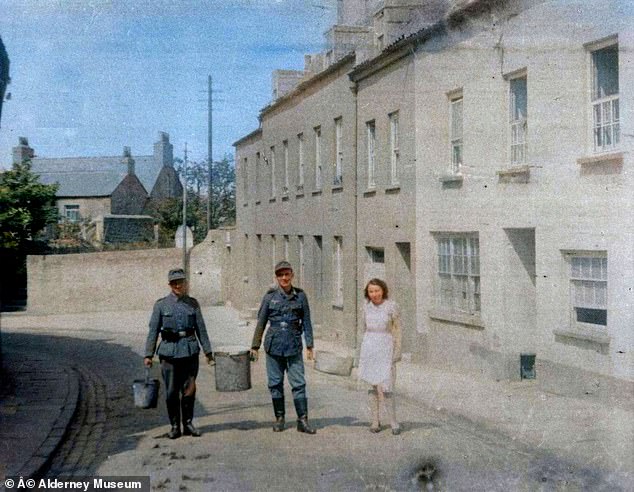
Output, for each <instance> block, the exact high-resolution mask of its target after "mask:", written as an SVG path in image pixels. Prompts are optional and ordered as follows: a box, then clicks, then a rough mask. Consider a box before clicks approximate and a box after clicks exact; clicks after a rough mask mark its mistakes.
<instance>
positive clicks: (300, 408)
mask: <svg viewBox="0 0 634 492" xmlns="http://www.w3.org/2000/svg"><path fill="white" fill-rule="evenodd" d="M293 403H295V411H296V412H297V432H303V433H305V434H316V433H317V431H316V430H315V429H313V428H312V427H311V426H310V425H309V424H308V400H307V399H306V398H297V399H296V400H293Z"/></svg>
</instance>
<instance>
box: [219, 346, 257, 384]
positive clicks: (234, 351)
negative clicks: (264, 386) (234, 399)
mask: <svg viewBox="0 0 634 492" xmlns="http://www.w3.org/2000/svg"><path fill="white" fill-rule="evenodd" d="M214 358H215V360H216V366H215V369H216V371H215V372H216V391H245V390H248V389H251V359H250V358H249V351H248V350H246V349H245V348H244V347H238V346H230V347H218V350H216V351H214Z"/></svg>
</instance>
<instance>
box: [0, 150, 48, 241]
mask: <svg viewBox="0 0 634 492" xmlns="http://www.w3.org/2000/svg"><path fill="white" fill-rule="evenodd" d="M56 192H57V185H45V184H42V183H40V182H39V176H37V175H36V174H34V173H33V172H31V163H30V162H29V161H28V160H26V161H24V162H22V163H20V164H14V165H13V168H12V169H11V170H9V171H4V172H3V173H1V174H0V248H2V249H10V250H22V251H25V250H28V249H29V246H30V245H32V244H33V240H34V238H35V236H36V234H37V233H38V232H39V231H41V230H42V229H43V228H44V227H45V226H46V225H48V224H54V223H56V222H57V215H58V214H57V208H56V207H55V194H56Z"/></svg>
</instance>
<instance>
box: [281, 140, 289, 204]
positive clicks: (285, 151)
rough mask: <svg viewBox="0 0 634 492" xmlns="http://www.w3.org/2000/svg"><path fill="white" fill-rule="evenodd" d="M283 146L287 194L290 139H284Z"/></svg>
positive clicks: (285, 190) (286, 190) (286, 191)
mask: <svg viewBox="0 0 634 492" xmlns="http://www.w3.org/2000/svg"><path fill="white" fill-rule="evenodd" d="M282 147H283V150H284V191H283V193H284V194H285V195H287V194H288V140H284V142H282Z"/></svg>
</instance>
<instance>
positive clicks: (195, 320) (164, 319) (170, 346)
mask: <svg viewBox="0 0 634 492" xmlns="http://www.w3.org/2000/svg"><path fill="white" fill-rule="evenodd" d="M186 330H193V333H192V334H191V335H189V336H184V337H177V338H175V339H174V340H173V341H172V339H171V338H170V340H161V343H160V344H159V346H158V350H156V353H157V355H158V356H159V357H160V358H174V359H180V358H183V357H191V356H194V355H198V353H199V352H200V348H199V345H198V342H199V341H200V345H202V348H203V352H204V353H205V354H209V353H211V351H212V350H211V343H210V342H209V336H208V335H207V328H206V327H205V320H204V319H203V315H202V312H201V311H200V305H199V304H198V301H197V300H196V299H194V298H193V297H189V296H188V295H184V296H182V297H178V296H177V295H176V294H174V293H173V292H172V293H170V294H169V295H168V296H167V297H164V298H162V299H159V300H158V301H156V303H155V304H154V310H153V311H152V317H151V318H150V331H149V333H148V336H147V340H146V343H145V356H146V357H149V358H152V357H153V356H154V350H155V348H156V341H157V339H158V336H159V334H160V332H161V331H165V332H171V334H176V333H177V332H179V331H180V332H183V331H186Z"/></svg>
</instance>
